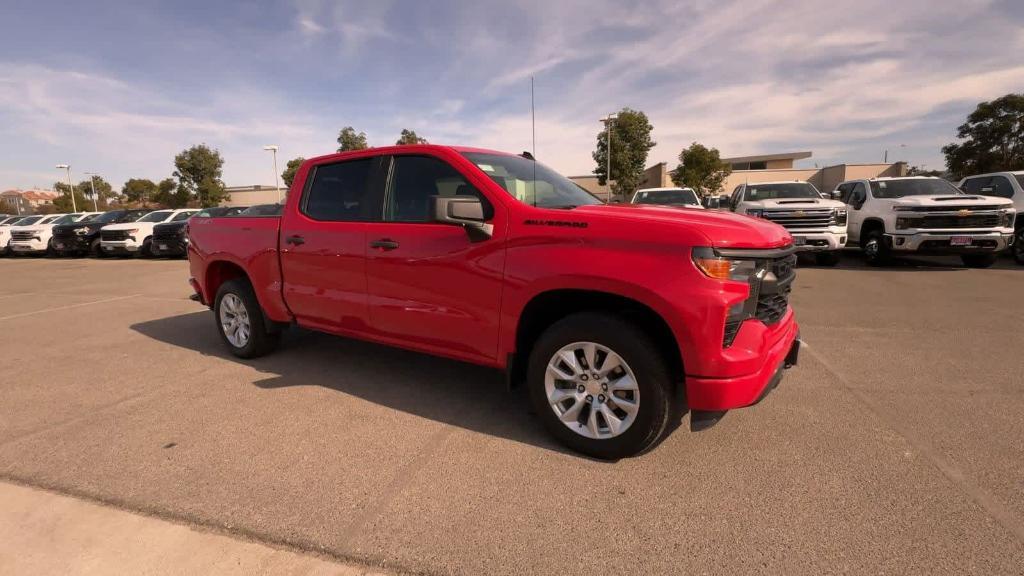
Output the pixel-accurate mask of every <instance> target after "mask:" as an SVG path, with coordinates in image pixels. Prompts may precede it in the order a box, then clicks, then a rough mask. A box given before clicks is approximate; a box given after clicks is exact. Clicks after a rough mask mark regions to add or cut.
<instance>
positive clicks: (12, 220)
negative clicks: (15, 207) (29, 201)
mask: <svg viewBox="0 0 1024 576" xmlns="http://www.w3.org/2000/svg"><path fill="white" fill-rule="evenodd" d="M22 218H24V216H14V217H12V218H4V219H3V220H0V225H9V224H14V223H15V222H17V221H18V220H21V219H22Z"/></svg>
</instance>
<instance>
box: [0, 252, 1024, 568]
mask: <svg viewBox="0 0 1024 576" xmlns="http://www.w3.org/2000/svg"><path fill="white" fill-rule="evenodd" d="M947 263H948V264H949V265H947ZM186 277H187V267H186V264H185V263H184V262H181V261H144V260H120V261H118V260H88V259H86V260H64V259H61V260H45V259H0V382H2V385H0V479H5V480H8V481H12V482H17V483H21V484H26V485H32V486H38V487H43V488H48V489H51V490H56V491H59V492H63V493H67V494H71V495H76V496H81V497H86V498H89V499H91V500H95V501H99V502H104V503H107V504H110V505H113V506H118V507H123V508H127V509H131V510H135V511H140V512H143V513H146V514H151V515H156V516H162V517H169V518H172V519H176V520H178V521H183V522H187V523H191V524H197V525H200V526H203V527H206V528H212V529H214V530H222V531H224V532H226V533H229V534H234V535H239V536H241V537H244V538H251V539H256V540H260V541H264V542H268V543H272V544H276V545H286V546H291V547H294V548H297V549H303V550H311V551H316V552H319V553H323V554H328V555H331V556H335V557H338V558H340V559H345V560H350V561H356V562H359V563H363V564H366V565H369V566H373V567H382V568H385V569H388V570H397V571H408V572H425V573H440V574H449V573H452V574H483V573H488V574H522V573H538V574H592V573H594V572H603V573H629V574H678V573H687V574H691V573H709V574H742V573H765V572H770V573H785V574H821V573H836V572H850V573H866V572H873V573H882V572H885V573H897V574H902V573H927V574H961V573H977V574H1020V573H1022V571H1024V354H1021V353H1020V350H1021V349H1024V330H1022V326H1024V308H1022V302H1021V295H1022V294H1024V267H1018V266H1016V265H1015V264H1013V263H1012V262H1011V261H1010V260H1007V259H1004V260H1002V261H1001V262H1000V263H999V265H998V266H997V268H994V269H989V270H968V269H963V268H961V267H960V266H959V265H958V261H957V260H948V261H942V260H940V261H936V260H931V261H929V262H928V263H927V264H923V265H922V264H918V263H906V264H903V265H900V266H896V267H893V268H887V269H868V268H864V267H863V266H862V265H861V264H860V262H859V260H858V259H857V258H856V257H849V258H846V259H844V261H843V262H842V264H841V265H840V267H839V268H835V269H825V268H820V269H819V268H814V267H802V268H801V269H800V271H799V272H798V277H797V288H796V293H795V295H794V301H793V302H794V306H795V308H796V310H797V314H798V317H799V320H800V322H801V325H802V330H803V337H804V339H805V341H806V343H807V347H806V348H805V349H804V350H803V352H802V354H801V363H800V366H799V367H797V368H795V369H793V370H791V371H789V372H788V373H787V376H786V378H785V380H784V381H783V383H782V384H781V385H780V387H779V388H778V389H777V390H776V391H775V392H773V393H772V394H771V395H770V396H769V397H768V398H767V399H766V400H765V401H764V402H762V403H761V404H760V405H758V406H756V407H753V408H749V409H745V410H738V411H734V412H731V413H730V414H729V415H728V416H727V417H726V418H725V420H724V421H723V422H721V423H720V424H719V425H717V426H716V427H714V428H712V429H710V430H708V431H705V432H701V433H691V432H689V430H688V429H687V427H686V425H685V421H684V425H683V426H682V427H680V428H679V429H678V430H676V431H675V433H674V434H673V435H672V436H671V437H669V438H668V439H667V440H666V441H665V442H663V443H662V444H661V445H660V446H659V447H658V448H657V449H655V450H654V451H653V452H651V453H649V454H647V455H644V456H642V457H638V458H632V459H627V460H622V461H619V462H615V463H607V462H598V461H593V460H589V459H586V458H582V457H580V456H578V455H575V454H573V453H570V452H567V451H565V450H563V449H561V448H560V447H559V446H558V445H557V444H555V443H554V442H553V441H552V440H550V439H549V438H548V437H547V435H546V434H545V433H544V432H543V431H542V429H541V426H540V424H539V422H537V421H536V419H535V418H534V417H532V416H531V415H530V414H529V413H528V411H527V409H526V401H525V396H524V395H523V394H521V393H511V394H510V393H508V392H506V391H505V389H504V384H503V379H502V375H501V374H500V373H497V372H494V371H490V370H486V369H483V368H478V367H474V366H469V365H463V364H459V363H455V362H451V361H447V360H441V359H436V358H432V357H428V356H423V355H419V354H414V353H410V352H403V351H399V350H394V349H388V348H383V347H379V346H374V345H369V344H364V343H360V342H355V341H349V340H345V339H341V338H336V337H332V336H326V335H321V334H316V333H311V332H306V331H301V330H294V331H292V332H290V333H289V334H288V336H287V338H286V340H285V343H284V345H283V346H282V347H281V349H280V350H278V351H277V352H276V353H275V354H274V355H272V356H270V357H267V358H263V359H259V360H254V361H239V360H237V359H234V358H233V357H230V356H228V354H227V353H226V351H225V350H224V349H223V348H222V345H221V343H220V341H219V340H218V337H217V335H216V333H215V331H214V326H213V318H212V314H211V313H210V312H209V311H207V310H206V309H205V308H202V307H201V306H199V305H198V304H196V303H194V302H191V301H189V300H188V299H187V296H188V294H189V288H188V286H187V285H186Z"/></svg>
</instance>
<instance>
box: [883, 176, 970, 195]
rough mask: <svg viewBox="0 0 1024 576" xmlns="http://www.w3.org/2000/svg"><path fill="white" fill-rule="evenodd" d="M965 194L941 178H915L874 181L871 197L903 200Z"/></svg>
mask: <svg viewBox="0 0 1024 576" xmlns="http://www.w3.org/2000/svg"><path fill="white" fill-rule="evenodd" d="M952 194H963V192H961V191H960V190H959V189H958V188H957V187H955V186H953V185H952V184H950V183H949V182H947V181H945V180H942V179H940V178H914V179H909V180H874V181H872V182H871V195H872V196H874V197H875V198H903V197H904V196H939V195H942V196H945V195H952Z"/></svg>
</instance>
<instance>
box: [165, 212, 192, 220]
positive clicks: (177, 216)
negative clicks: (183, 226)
mask: <svg viewBox="0 0 1024 576" xmlns="http://www.w3.org/2000/svg"><path fill="white" fill-rule="evenodd" d="M193 214H195V212H179V213H177V214H175V215H174V218H171V222H181V221H182V220H188V219H189V218H191V217H192V215H193Z"/></svg>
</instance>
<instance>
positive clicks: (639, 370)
mask: <svg viewBox="0 0 1024 576" xmlns="http://www.w3.org/2000/svg"><path fill="white" fill-rule="evenodd" d="M527 386H528V388H529V392H530V400H531V403H532V405H533V408H534V410H535V411H536V413H537V414H538V415H539V416H540V419H541V420H542V421H543V422H544V425H545V427H546V428H547V429H548V431H549V432H551V434H552V435H554V436H555V438H557V439H558V440H559V441H561V442H562V443H563V444H565V445H566V446H568V447H569V448H571V449H573V450H576V451H578V452H582V453H584V454H587V455H589V456H593V457H595V458H602V459H618V458H625V457H628V456H633V455H636V454H639V453H641V452H643V451H645V450H647V449H649V448H650V447H652V446H653V445H654V444H655V442H656V441H657V440H658V439H659V437H660V436H661V435H662V434H663V433H664V432H665V428H666V426H667V424H668V420H669V418H670V415H671V412H672V410H671V408H672V380H671V378H670V376H669V370H668V365H667V363H666V361H665V359H664V358H663V357H662V355H661V354H660V353H659V351H658V347H657V346H656V345H655V344H654V342H653V341H652V340H651V338H650V336H648V335H647V334H646V333H645V332H643V331H642V330H640V329H639V328H637V327H636V326H634V325H633V324H630V323H629V322H626V321H623V320H621V319H619V318H617V317H615V316H612V315H610V314H603V313H596V312H581V313H577V314H573V315H571V316H568V317H566V318H564V319H562V320H560V321H558V322H556V323H555V324H553V325H552V326H551V327H549V328H548V329H547V330H546V331H545V332H544V333H543V334H542V335H541V336H540V338H539V339H538V340H537V343H536V344H535V345H534V347H533V350H532V351H531V352H530V362H529V367H528V372H527Z"/></svg>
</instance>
